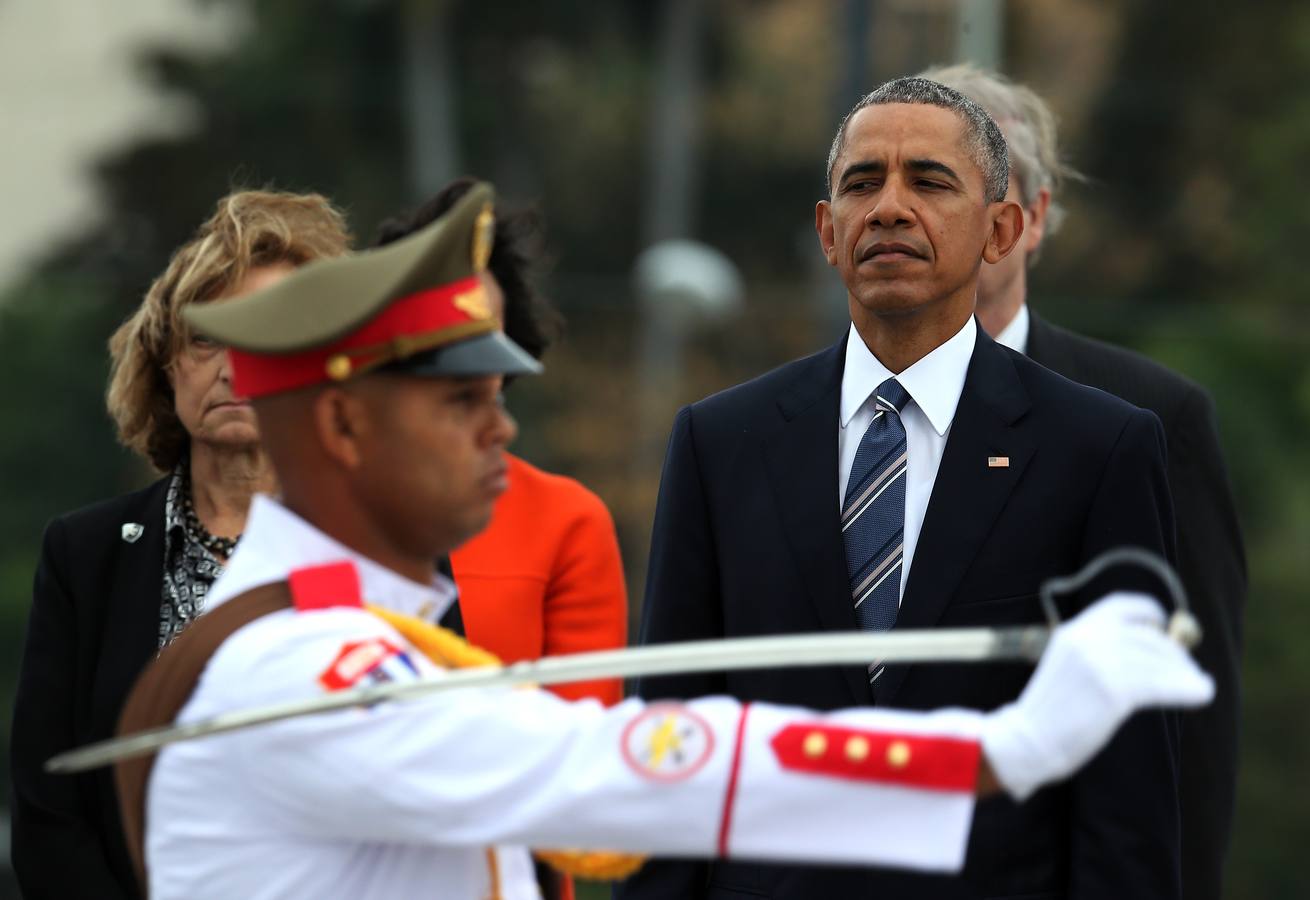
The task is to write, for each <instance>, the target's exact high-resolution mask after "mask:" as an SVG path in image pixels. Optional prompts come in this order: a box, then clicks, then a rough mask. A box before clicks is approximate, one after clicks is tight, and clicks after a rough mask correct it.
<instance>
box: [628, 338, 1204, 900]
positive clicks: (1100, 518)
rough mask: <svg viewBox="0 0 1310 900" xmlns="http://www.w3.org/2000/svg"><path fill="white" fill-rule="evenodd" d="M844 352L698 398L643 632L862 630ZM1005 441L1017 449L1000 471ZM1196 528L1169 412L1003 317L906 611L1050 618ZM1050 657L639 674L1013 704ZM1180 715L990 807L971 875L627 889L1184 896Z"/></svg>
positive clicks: (924, 538) (783, 872)
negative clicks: (1173, 477) (1182, 496)
mask: <svg viewBox="0 0 1310 900" xmlns="http://www.w3.org/2000/svg"><path fill="white" fill-rule="evenodd" d="M844 359H845V341H843V342H842V343H840V344H838V345H837V346H835V347H832V348H830V349H828V350H826V351H824V352H822V353H819V354H817V355H815V356H811V357H809V358H807V359H803V360H800V361H798V362H794V363H791V364H789V365H786V366H784V367H782V368H780V369H778V370H775V371H774V372H771V373H769V374H767V375H765V376H763V377H761V378H758V379H756V380H754V381H752V382H749V383H747V384H744V385H740V386H738V387H735V388H732V389H730V390H728V391H725V392H723V393H721V394H718V395H715V396H713V397H710V398H708V399H706V400H702V401H701V402H699V403H696V404H694V405H693V406H691V407H687V408H684V409H683V410H682V411H681V412H680V413H679V414H678V417H677V419H676V421H675V424H674V427H673V435H672V438H671V439H670V443H669V450H668V456H667V458H666V461H665V467H664V475H663V478H662V481H661V484H660V494H659V505H658V509H657V512H656V516H655V524H654V536H653V538H652V541H651V554H650V569H649V576H648V581H647V590H646V605H645V610H644V615H643V622H642V631H641V640H642V642H644V643H660V642H664V641H674V640H688V639H697V638H711V637H717V636H721V635H727V636H734V637H735V636H745V635H760V634H781V633H792V632H809V631H822V630H828V631H833V630H852V629H856V628H857V625H856V621H855V614H854V610H853V608H852V603H851V598H850V592H849V588H848V585H847V577H846V566H845V559H844V550H843V546H842V542H841V535H840V530H839V526H838V497H837V490H838V484H837V431H838V425H837V416H838V403H839V399H840V393H841V377H842V370H843V363H844ZM989 456H1008V457H1009V459H1010V464H1009V466H1008V467H1007V468H991V467H989V466H988V464H987V458H988V457H989ZM1173 528H1174V525H1173V513H1172V506H1171V504H1170V501H1169V494H1168V487H1167V484H1166V479H1165V454H1164V438H1163V433H1162V431H1161V427H1160V423H1159V420H1158V419H1157V418H1156V417H1155V416H1154V415H1153V414H1151V413H1149V412H1144V411H1142V410H1139V409H1136V408H1134V407H1132V406H1129V405H1128V404H1127V403H1125V402H1123V401H1122V400H1119V399H1117V398H1115V397H1111V396H1110V395H1108V394H1105V393H1102V392H1100V391H1096V390H1092V389H1089V388H1086V387H1083V386H1081V385H1076V384H1074V383H1073V382H1070V381H1067V380H1065V379H1064V378H1062V377H1060V376H1058V375H1055V374H1053V373H1052V372H1050V371H1048V370H1046V369H1044V368H1042V367H1041V366H1038V365H1037V364H1035V363H1033V362H1032V361H1030V360H1028V359H1026V358H1025V357H1023V356H1022V355H1020V354H1016V353H1013V352H1011V351H1010V350H1007V349H1006V348H1004V347H1001V346H1000V345H998V344H995V343H993V342H992V341H991V340H990V339H989V338H987V337H986V336H985V335H984V334H983V333H982V332H981V329H980V330H979V334H978V341H977V346H976V347H975V349H974V354H973V358H972V360H971V361H970V364H969V369H968V375H967V377H966V379H965V385H964V390H963V393H962V395H961V397H960V403H959V406H958V408H957V410H956V414H955V419H954V422H953V424H952V426H951V431H950V435H949V438H948V440H947V443H946V448H945V452H944V456H943V458H942V461H941V466H940V468H939V470H938V473H937V479H936V482H935V485H934V488H933V493H932V498H931V500H930V502H929V506H928V510H927V515H926V518H925V520H924V524H923V530H922V533H921V534H920V537H919V543H918V546H917V549H916V551H915V556H914V560H913V564H912V567H911V570H910V575H909V581H908V583H907V586H906V591H905V596H904V598H903V601H902V605H901V612H900V618H899V619H898V621H897V625H896V627H897V628H927V627H933V626H938V625H940V626H969V625H984V624H986V625H1004V624H1017V623H1028V622H1038V621H1041V620H1042V616H1041V612H1040V607H1039V604H1038V602H1037V598H1036V590H1037V587H1038V585H1039V583H1040V582H1041V581H1042V580H1044V579H1046V578H1048V577H1050V576H1053V575H1060V574H1067V573H1069V572H1072V571H1074V570H1075V569H1077V568H1078V567H1079V566H1080V565H1081V564H1082V563H1084V562H1086V561H1087V560H1088V559H1089V558H1090V557H1092V556H1094V555H1096V554H1097V553H1099V552H1101V551H1102V550H1105V549H1107V548H1110V547H1115V546H1120V545H1136V546H1141V547H1146V548H1148V549H1151V550H1154V551H1156V552H1159V553H1163V554H1166V555H1168V556H1172V548H1173ZM1132 580H1133V578H1132V576H1120V575H1118V574H1116V575H1115V577H1114V583H1116V584H1123V585H1127V584H1128V583H1129V582H1131V581H1132ZM1103 587H1104V585H1102V586H1100V588H1098V590H1100V589H1101V588H1103ZM1030 673H1031V667H1025V666H1022V665H1009V664H988V665H981V666H980V665H972V666H970V665H958V666H952V665H934V666H908V667H907V666H896V667H889V668H888V670H887V671H886V673H885V674H884V675H883V676H882V678H881V679H880V680H879V682H878V686H877V696H876V697H874V696H873V695H872V692H871V690H870V688H869V685H868V684H867V674H866V673H864V671H863V667H860V666H853V667H848V668H837V667H832V668H807V669H786V670H772V671H753V672H742V673H728V674H717V675H715V674H711V675H689V676H685V677H670V678H662V679H652V680H648V681H645V682H643V683H642V684H641V685H639V692H640V693H641V694H642V695H643V696H645V697H648V698H656V697H662V696H675V697H687V696H696V695H702V694H714V693H728V694H732V695H733V696H736V697H740V698H742V699H744V700H762V701H771V702H775V703H785V704H801V705H806V706H811V707H817V708H821V709H829V708H835V707H846V706H853V705H861V704H869V703H871V702H876V703H877V704H878V705H884V704H885V705H890V706H896V707H903V708H909V709H932V708H936V707H940V706H948V705H955V706H967V707H973V708H977V709H992V708H994V707H996V706H999V705H1001V704H1003V703H1005V702H1007V701H1009V700H1012V699H1013V698H1014V697H1015V696H1016V695H1017V694H1018V693H1019V692H1020V690H1021V689H1022V688H1023V686H1024V684H1025V683H1026V681H1027V679H1028V677H1029V675H1030ZM1070 701H1071V702H1076V698H1070ZM1175 729H1176V720H1175V719H1174V718H1173V717H1171V716H1167V715H1165V714H1163V713H1158V712H1157V713H1148V714H1144V715H1141V716H1139V717H1137V718H1135V719H1133V720H1132V721H1130V722H1129V723H1128V724H1127V725H1126V726H1125V727H1124V728H1123V729H1122V730H1121V731H1120V733H1119V734H1118V736H1117V737H1116V738H1115V739H1114V740H1113V741H1112V742H1111V744H1110V745H1109V746H1108V747H1107V748H1106V749H1105V750H1104V751H1103V752H1102V753H1101V754H1100V755H1099V756H1098V757H1097V758H1096V759H1094V760H1093V761H1092V762H1091V763H1090V764H1089V765H1088V766H1087V767H1086V768H1085V769H1083V771H1082V772H1080V773H1079V774H1078V775H1077V776H1075V777H1074V778H1073V779H1072V780H1071V781H1069V782H1068V783H1065V784H1061V785H1056V786H1053V787H1050V788H1047V789H1045V790H1043V791H1040V792H1038V793H1037V794H1035V795H1034V796H1033V797H1031V798H1030V799H1029V800H1028V801H1027V802H1026V803H1024V804H1022V805H1018V804H1015V803H1013V802H1012V801H1010V800H1009V799H1008V798H1003V797H1002V798H996V799H992V800H988V801H985V802H983V803H980V804H979V806H978V809H977V812H976V814H975V818H974V825H973V830H972V833H971V838H970V844H969V851H968V857H967V862H966V866H965V870H964V872H963V874H962V875H961V876H957V877H942V876H929V875H922V874H916V873H908V872H897V871H892V870H885V869H883V870H879V869H853V868H817V867H802V866H794V865H764V864H757V863H749V862H715V863H711V864H707V863H688V862H654V863H651V864H648V865H647V867H646V868H645V869H644V870H643V871H642V872H641V873H639V874H638V875H637V876H635V877H634V878H632V879H631V880H630V881H629V882H628V884H627V885H626V886H624V887H622V888H620V889H619V890H620V895H621V896H622V897H624V898H625V900H632V898H656V897H658V898H685V897H692V898H694V897H711V898H746V897H774V898H794V900H812V898H819V897H823V898H829V897H831V898H870V900H873V898H877V900H897V898H906V900H910V898H913V900H936V898H975V897H996V898H999V897H1009V898H1020V897H1022V898H1025V900H1040V898H1065V897H1069V898H1078V900H1105V898H1110V897H1113V898H1116V900H1128V898H1141V900H1147V898H1150V900H1168V898H1172V897H1176V896H1177V894H1178V869H1177V867H1178V807H1177V793H1176V790H1177V788H1176V778H1177V772H1176V766H1177V760H1176V740H1177V736H1176V733H1175ZM869 814H870V815H875V816H876V815H877V814H878V811H877V810H870V811H869ZM887 827H888V828H895V827H896V823H895V822H888V823H887Z"/></svg>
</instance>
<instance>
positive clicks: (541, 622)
mask: <svg viewBox="0 0 1310 900" xmlns="http://www.w3.org/2000/svg"><path fill="white" fill-rule="evenodd" d="M471 184H473V181H472V179H464V178H461V179H458V180H456V181H454V182H451V183H450V184H449V185H447V186H446V187H445V188H444V189H443V190H442V191H441V192H440V193H439V194H437V195H436V196H435V197H434V198H432V199H431V200H430V201H428V202H427V203H426V204H425V205H424V206H422V207H420V208H419V209H417V210H416V211H415V212H414V213H413V214H412V215H410V216H409V217H407V218H404V219H393V220H390V221H388V222H385V223H383V225H382V227H381V229H380V233H379V237H378V241H377V243H378V244H387V243H390V242H392V241H394V240H398V239H400V238H402V237H404V236H405V235H407V234H409V233H410V232H412V231H414V230H415V229H417V228H420V227H422V226H423V225H424V224H426V223H427V222H430V221H432V220H433V219H434V218H436V217H437V216H439V215H441V214H442V213H443V212H444V211H445V210H447V209H449V208H450V206H451V205H453V204H454V203H455V201H456V200H458V199H459V198H460V197H462V196H463V195H464V193H465V192H466V191H468V189H469V186H470V185H471ZM534 227H535V221H534V219H533V217H531V216H529V215H525V214H518V215H506V216H498V217H497V220H496V232H495V240H494V243H493V244H492V250H491V259H490V263H489V265H488V269H489V271H490V273H491V275H492V276H493V278H494V281H495V282H496V286H497V287H498V288H499V291H495V290H492V291H489V292H488V293H489V295H490V296H489V297H488V299H489V300H490V301H491V305H492V309H493V312H496V313H497V314H498V316H499V318H500V320H501V323H502V324H503V326H504V329H505V333H506V334H508V335H509V336H510V337H511V338H513V340H514V341H515V342H516V343H518V344H519V346H521V347H523V348H524V349H525V350H527V351H528V352H529V353H531V354H532V355H533V356H535V357H538V358H540V357H541V355H542V353H543V352H544V351H545V349H546V347H547V346H548V345H549V344H550V341H551V339H552V337H553V336H554V334H556V333H557V332H558V324H559V315H558V313H556V312H555V311H554V310H553V309H552V308H551V307H549V306H548V305H546V303H545V301H544V300H543V299H542V298H541V297H540V295H538V294H537V292H536V291H535V290H534V289H533V287H532V285H531V284H530V282H529V280H528V277H527V276H528V268H529V263H530V257H529V253H528V251H527V248H526V247H525V240H526V239H527V238H528V237H529V235H530V233H531V231H532V230H533V229H534ZM507 456H508V462H509V490H508V491H506V492H505V493H504V494H503V495H501V498H500V500H499V501H498V502H497V504H496V509H495V512H494V513H493V514H492V519H491V524H490V525H489V526H488V527H487V528H486V530H485V531H483V532H482V533H481V534H479V535H478V536H477V537H475V538H473V540H471V541H469V542H468V543H467V544H465V545H464V546H463V547H461V548H459V549H458V550H456V551H455V552H454V553H453V554H452V555H451V566H452V568H453V569H454V572H455V582H456V584H458V585H459V591H460V600H459V603H460V613H461V615H462V616H463V619H464V630H465V633H466V635H467V636H468V638H469V640H470V641H472V642H473V643H474V644H476V645H479V646H481V647H484V648H486V649H487V650H490V651H491V652H493V653H495V654H496V655H497V656H499V657H500V658H501V659H502V660H503V661H505V662H515V661H518V660H522V659H536V658H539V657H542V656H556V655H559V654H563V653H578V652H581V651H587V650H607V649H613V648H616V647H622V646H625V645H626V644H627V622H628V602H627V590H626V587H625V583H624V579H623V562H622V560H621V558H620V556H619V545H618V539H617V537H616V536H615V532H614V522H613V519H612V518H611V517H610V514H609V510H607V509H606V508H605V505H604V503H602V502H601V500H600V498H599V497H597V496H596V495H595V494H593V493H592V492H591V491H589V490H588V489H587V488H585V487H583V486H582V485H581V484H579V483H578V482H577V481H574V480H573V479H571V478H565V477H563V476H561V475H552V474H550V473H549V472H544V471H542V470H541V469H538V468H536V467H535V466H533V465H531V464H529V463H527V462H525V461H523V460H522V459H519V458H518V457H516V456H513V455H511V454H507ZM552 690H554V691H555V693H557V694H559V695H560V696H562V697H565V698H567V699H571V700H574V699H581V698H584V697H595V698H597V699H599V700H600V701H602V702H603V703H605V704H607V705H608V704H612V703H617V702H618V701H619V700H620V699H621V698H622V693H623V685H622V682H621V681H620V680H618V679H610V680H605V681H592V682H580V683H577V684H566V685H559V686H557V687H554V688H552Z"/></svg>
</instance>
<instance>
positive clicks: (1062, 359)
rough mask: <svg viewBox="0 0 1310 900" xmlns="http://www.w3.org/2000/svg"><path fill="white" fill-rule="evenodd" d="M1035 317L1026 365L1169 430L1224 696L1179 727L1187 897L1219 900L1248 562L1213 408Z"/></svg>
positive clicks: (1196, 595) (1201, 612) (1175, 381)
mask: <svg viewBox="0 0 1310 900" xmlns="http://www.w3.org/2000/svg"><path fill="white" fill-rule="evenodd" d="M1029 314H1030V323H1031V324H1030V325H1029V332H1028V357H1029V358H1030V359H1032V360H1033V361H1034V362H1039V363H1041V364H1042V365H1044V366H1046V367H1047V368H1048V369H1050V370H1051V371H1053V372H1058V373H1060V374H1061V375H1063V376H1065V377H1066V378H1068V379H1070V380H1072V381H1076V382H1078V383H1079V384H1086V385H1090V386H1091V387H1095V388H1100V389H1101V390H1103V391H1107V392H1109V393H1111V394H1114V395H1115V396H1117V397H1122V398H1123V399H1125V400H1127V401H1128V402H1129V403H1132V404H1134V405H1135V406H1140V407H1141V408H1142V409H1149V410H1151V411H1152V412H1153V413H1155V414H1156V415H1157V416H1159V417H1160V421H1161V423H1163V425H1164V430H1165V439H1166V441H1167V443H1168V447H1169V469H1168V472H1169V487H1170V490H1171V492H1172V494H1173V500H1174V512H1175V518H1176V519H1177V521H1178V570H1179V573H1180V574H1181V575H1182V578H1183V584H1184V585H1185V586H1186V587H1187V595H1188V597H1189V598H1190V601H1191V603H1192V608H1193V609H1194V610H1195V611H1196V614H1197V616H1198V617H1199V618H1200V620H1201V624H1202V627H1203V628H1204V630H1205V639H1204V640H1203V641H1202V642H1201V646H1200V647H1199V648H1198V650H1197V658H1198V659H1199V660H1200V663H1201V666H1202V667H1203V668H1204V669H1205V670H1206V671H1207V672H1209V673H1210V674H1212V675H1213V676H1214V678H1215V685H1216V687H1217V688H1218V692H1217V693H1216V695H1215V699H1214V702H1213V703H1211V704H1210V705H1209V706H1208V707H1206V708H1205V709H1201V710H1197V711H1195V712H1189V713H1186V714H1184V715H1183V716H1182V717H1181V720H1180V721H1181V725H1182V770H1181V776H1182V777H1181V781H1180V784H1179V790H1180V793H1181V797H1180V799H1181V803H1182V822H1183V896H1184V897H1186V898H1187V900H1219V897H1220V896H1222V889H1223V864H1224V856H1225V854H1226V852H1227V849H1228V839H1229V835H1230V833H1231V828H1232V821H1233V794H1234V790H1235V787H1236V783H1237V735H1238V716H1239V712H1240V709H1239V707H1240V685H1241V682H1240V678H1241V671H1240V670H1241V650H1242V609H1243V605H1244V600H1245V596H1246V557H1245V554H1244V553H1243V551H1242V535H1241V531H1240V530H1239V528H1238V524H1237V513H1236V511H1235V510H1234V508H1233V496H1232V490H1231V488H1230V486H1229V481H1228V472H1227V469H1226V467H1225V466H1224V458H1223V452H1222V451H1221V450H1220V448H1219V435H1218V434H1217V432H1216V430H1215V415H1214V403H1213V401H1211V399H1210V397H1209V395H1208V394H1207V393H1206V392H1205V391H1204V390H1203V389H1202V388H1201V387H1200V386H1199V385H1197V384H1195V383H1193V382H1191V381H1189V380H1187V379H1186V378H1183V377H1182V376H1181V375H1178V374H1176V373H1174V372H1171V371H1170V370H1168V369H1166V368H1165V367H1164V366H1161V365H1159V364H1158V363H1155V362H1152V361H1151V360H1149V359H1147V358H1146V357H1144V356H1141V355H1139V354H1136V353H1132V352H1130V351H1128V350H1124V349H1123V348H1120V347H1113V346H1111V345H1109V344H1103V343H1101V342H1100V341H1094V340H1091V339H1089V338H1085V337H1082V336H1080V335H1077V334H1074V333H1072V332H1069V331H1066V330H1064V329H1063V328H1059V327H1057V326H1055V325H1052V324H1051V323H1049V322H1047V321H1046V320H1045V319H1042V318H1041V317H1040V316H1037V315H1036V314H1033V313H1032V312H1031V310H1030V311H1029Z"/></svg>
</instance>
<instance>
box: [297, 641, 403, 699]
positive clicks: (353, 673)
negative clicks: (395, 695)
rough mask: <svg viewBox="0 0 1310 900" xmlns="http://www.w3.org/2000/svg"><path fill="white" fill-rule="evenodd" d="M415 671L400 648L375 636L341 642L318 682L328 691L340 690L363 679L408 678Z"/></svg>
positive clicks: (370, 682)
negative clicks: (330, 663)
mask: <svg viewBox="0 0 1310 900" xmlns="http://www.w3.org/2000/svg"><path fill="white" fill-rule="evenodd" d="M418 674H419V672H418V667H417V666H415V665H414V662H413V660H411V659H410V658H409V655H408V654H407V653H406V652H405V651H404V650H402V649H401V648H399V647H397V646H396V645H395V644H393V643H392V642H391V641H389V640H387V639H386V638H380V637H379V638H369V639H368V640H365V641H350V642H349V643H347V644H345V645H343V646H342V648H341V652H339V653H338V654H337V656H336V659H334V660H333V661H332V665H330V666H328V667H327V668H326V669H324V670H323V672H322V674H320V675H319V676H318V683H319V684H321V685H322V686H323V687H324V688H326V689H327V690H329V691H344V690H346V689H347V688H353V687H357V686H360V685H361V684H365V683H367V684H383V683H385V682H389V681H408V680H410V679H412V678H417V677H418Z"/></svg>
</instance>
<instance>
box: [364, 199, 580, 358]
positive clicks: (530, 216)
mask: <svg viewBox="0 0 1310 900" xmlns="http://www.w3.org/2000/svg"><path fill="white" fill-rule="evenodd" d="M475 184H477V179H474V178H471V177H469V176H467V175H465V176H462V177H460V178H456V179H455V180H454V181H452V182H450V184H448V185H446V186H445V187H444V188H442V189H441V190H440V191H439V192H438V193H437V194H436V196H434V197H433V198H432V199H431V200H428V201H427V202H426V203H424V204H423V205H422V206H420V207H418V208H417V209H415V210H413V211H412V212H409V213H406V214H402V215H399V216H394V217H392V218H390V219H387V220H386V221H384V222H383V223H382V224H381V225H379V226H378V233H377V237H376V239H375V240H374V241H373V246H375V247H382V246H384V245H386V244H390V243H392V242H393V241H398V240H400V239H401V238H403V237H406V236H408V235H410V234H413V233H414V232H415V231H418V230H419V229H420V228H422V227H423V226H424V225H427V224H428V223H430V222H432V221H434V220H435V219H437V218H439V217H440V216H441V215H443V214H444V213H445V212H446V211H447V210H449V209H450V208H451V207H452V206H454V205H455V203H456V202H458V201H459V198H461V197H463V196H464V195H465V194H467V193H468V192H469V189H470V188H472V187H473V185H475ZM540 226H541V222H540V217H539V216H538V215H537V214H536V212H535V211H533V210H530V209H522V210H514V211H509V212H506V211H504V210H501V209H498V210H497V211H496V236H495V241H494V243H493V244H492V247H491V261H490V262H489V263H488V264H487V268H488V269H489V270H490V272H491V274H492V275H494V276H496V281H497V282H498V283H499V284H500V289H501V291H503V292H504V294H505V334H507V335H508V336H509V338H510V340H512V341H514V343H516V344H518V345H519V346H520V347H522V348H523V349H524V350H526V351H528V352H529V353H531V354H532V356H533V357H534V358H536V359H541V357H542V355H543V354H544V353H545V352H546V349H547V348H548V347H549V346H550V345H551V344H553V343H554V342H555V341H556V340H558V339H559V336H560V333H561V332H562V331H563V327H564V319H563V317H562V316H561V315H560V314H559V312H558V310H556V309H555V307H554V306H552V305H551V304H550V302H549V301H548V300H546V298H545V297H543V296H542V295H541V294H540V293H539V292H538V291H537V289H536V287H535V286H534V285H533V283H532V276H533V271H532V270H533V267H534V265H535V264H536V262H537V257H536V254H535V253H534V247H533V242H534V240H535V239H536V237H537V235H538V234H539V232H540Z"/></svg>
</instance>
